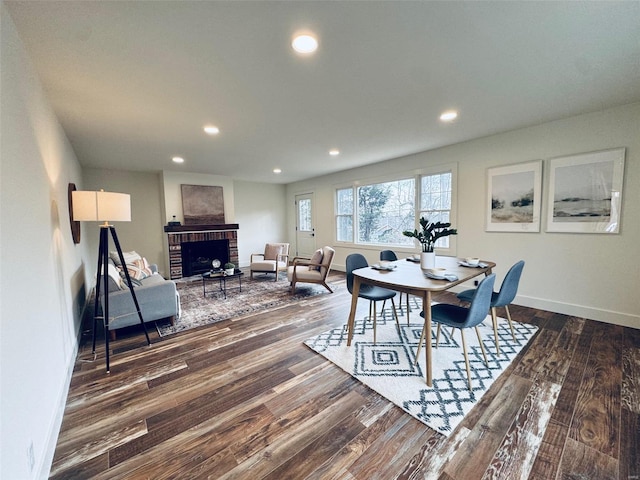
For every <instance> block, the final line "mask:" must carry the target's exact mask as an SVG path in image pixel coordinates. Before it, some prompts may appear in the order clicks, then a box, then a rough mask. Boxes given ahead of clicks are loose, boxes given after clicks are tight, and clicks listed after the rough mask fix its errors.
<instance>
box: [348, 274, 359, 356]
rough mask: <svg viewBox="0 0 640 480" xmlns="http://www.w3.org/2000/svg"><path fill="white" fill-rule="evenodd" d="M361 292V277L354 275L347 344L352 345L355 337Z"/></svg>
mask: <svg viewBox="0 0 640 480" xmlns="http://www.w3.org/2000/svg"><path fill="white" fill-rule="evenodd" d="M359 294H360V278H359V277H358V276H356V275H354V278H353V293H352V294H351V310H350V311H349V321H348V322H347V346H348V347H349V346H351V340H352V339H353V328H354V324H355V319H356V308H357V307H358V295H359Z"/></svg>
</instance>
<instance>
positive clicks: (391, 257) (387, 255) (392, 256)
mask: <svg viewBox="0 0 640 480" xmlns="http://www.w3.org/2000/svg"><path fill="white" fill-rule="evenodd" d="M380 260H387V261H389V262H395V261H396V260H398V256H397V255H396V252H394V251H393V250H382V251H381V252H380ZM405 298H406V299H407V325H409V312H410V311H411V306H410V305H409V294H408V293H405ZM398 303H399V304H400V310H402V292H400V298H399V301H398ZM382 308H383V309H384V304H383V305H382Z"/></svg>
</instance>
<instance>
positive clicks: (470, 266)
mask: <svg viewBox="0 0 640 480" xmlns="http://www.w3.org/2000/svg"><path fill="white" fill-rule="evenodd" d="M458 265H462V266H463V267H469V268H486V267H487V264H486V263H484V262H480V263H478V264H477V265H470V264H468V263H467V262H465V261H464V260H460V261H459V262H458Z"/></svg>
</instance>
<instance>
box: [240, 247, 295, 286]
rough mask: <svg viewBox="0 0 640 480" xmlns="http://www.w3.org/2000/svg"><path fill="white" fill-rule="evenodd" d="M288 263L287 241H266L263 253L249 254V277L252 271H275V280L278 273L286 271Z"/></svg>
mask: <svg viewBox="0 0 640 480" xmlns="http://www.w3.org/2000/svg"><path fill="white" fill-rule="evenodd" d="M288 264H289V244H288V243H267V244H266V245H265V247H264V253H252V254H251V263H250V266H249V268H250V270H251V278H253V274H254V272H260V273H275V276H276V278H275V279H274V280H275V281H276V282H277V281H278V273H280V272H286V271H287V266H288Z"/></svg>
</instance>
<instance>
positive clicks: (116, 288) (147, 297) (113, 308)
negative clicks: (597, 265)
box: [100, 260, 180, 339]
mask: <svg viewBox="0 0 640 480" xmlns="http://www.w3.org/2000/svg"><path fill="white" fill-rule="evenodd" d="M109 263H110V267H109V269H110V271H111V268H112V267H111V266H113V268H115V265H114V264H113V261H112V260H109ZM149 267H150V268H151V270H152V271H153V272H154V273H153V275H150V276H148V277H146V278H143V279H142V280H135V279H132V282H133V286H134V291H135V293H136V298H137V299H138V305H140V312H141V313H142V318H143V319H144V322H145V323H148V322H153V321H155V320H161V319H164V318H169V319H170V320H171V324H172V325H173V322H174V321H175V319H176V318H177V317H179V316H180V296H179V294H178V291H177V289H176V284H175V283H174V282H173V281H171V280H165V279H164V278H163V277H162V275H160V274H159V273H158V268H157V266H156V265H149ZM125 282H126V280H123V281H122V282H121V283H116V281H115V280H114V276H113V275H111V274H110V276H109V282H108V283H109V331H110V333H111V338H112V339H115V332H114V330H117V329H119V328H123V327H129V326H131V325H139V324H140V318H139V317H138V313H137V311H136V308H135V304H134V303H133V297H132V296H131V292H130V291H129V288H128V287H127V286H126V283H125ZM100 301H101V304H102V308H103V309H104V295H102V296H101V298H100Z"/></svg>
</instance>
